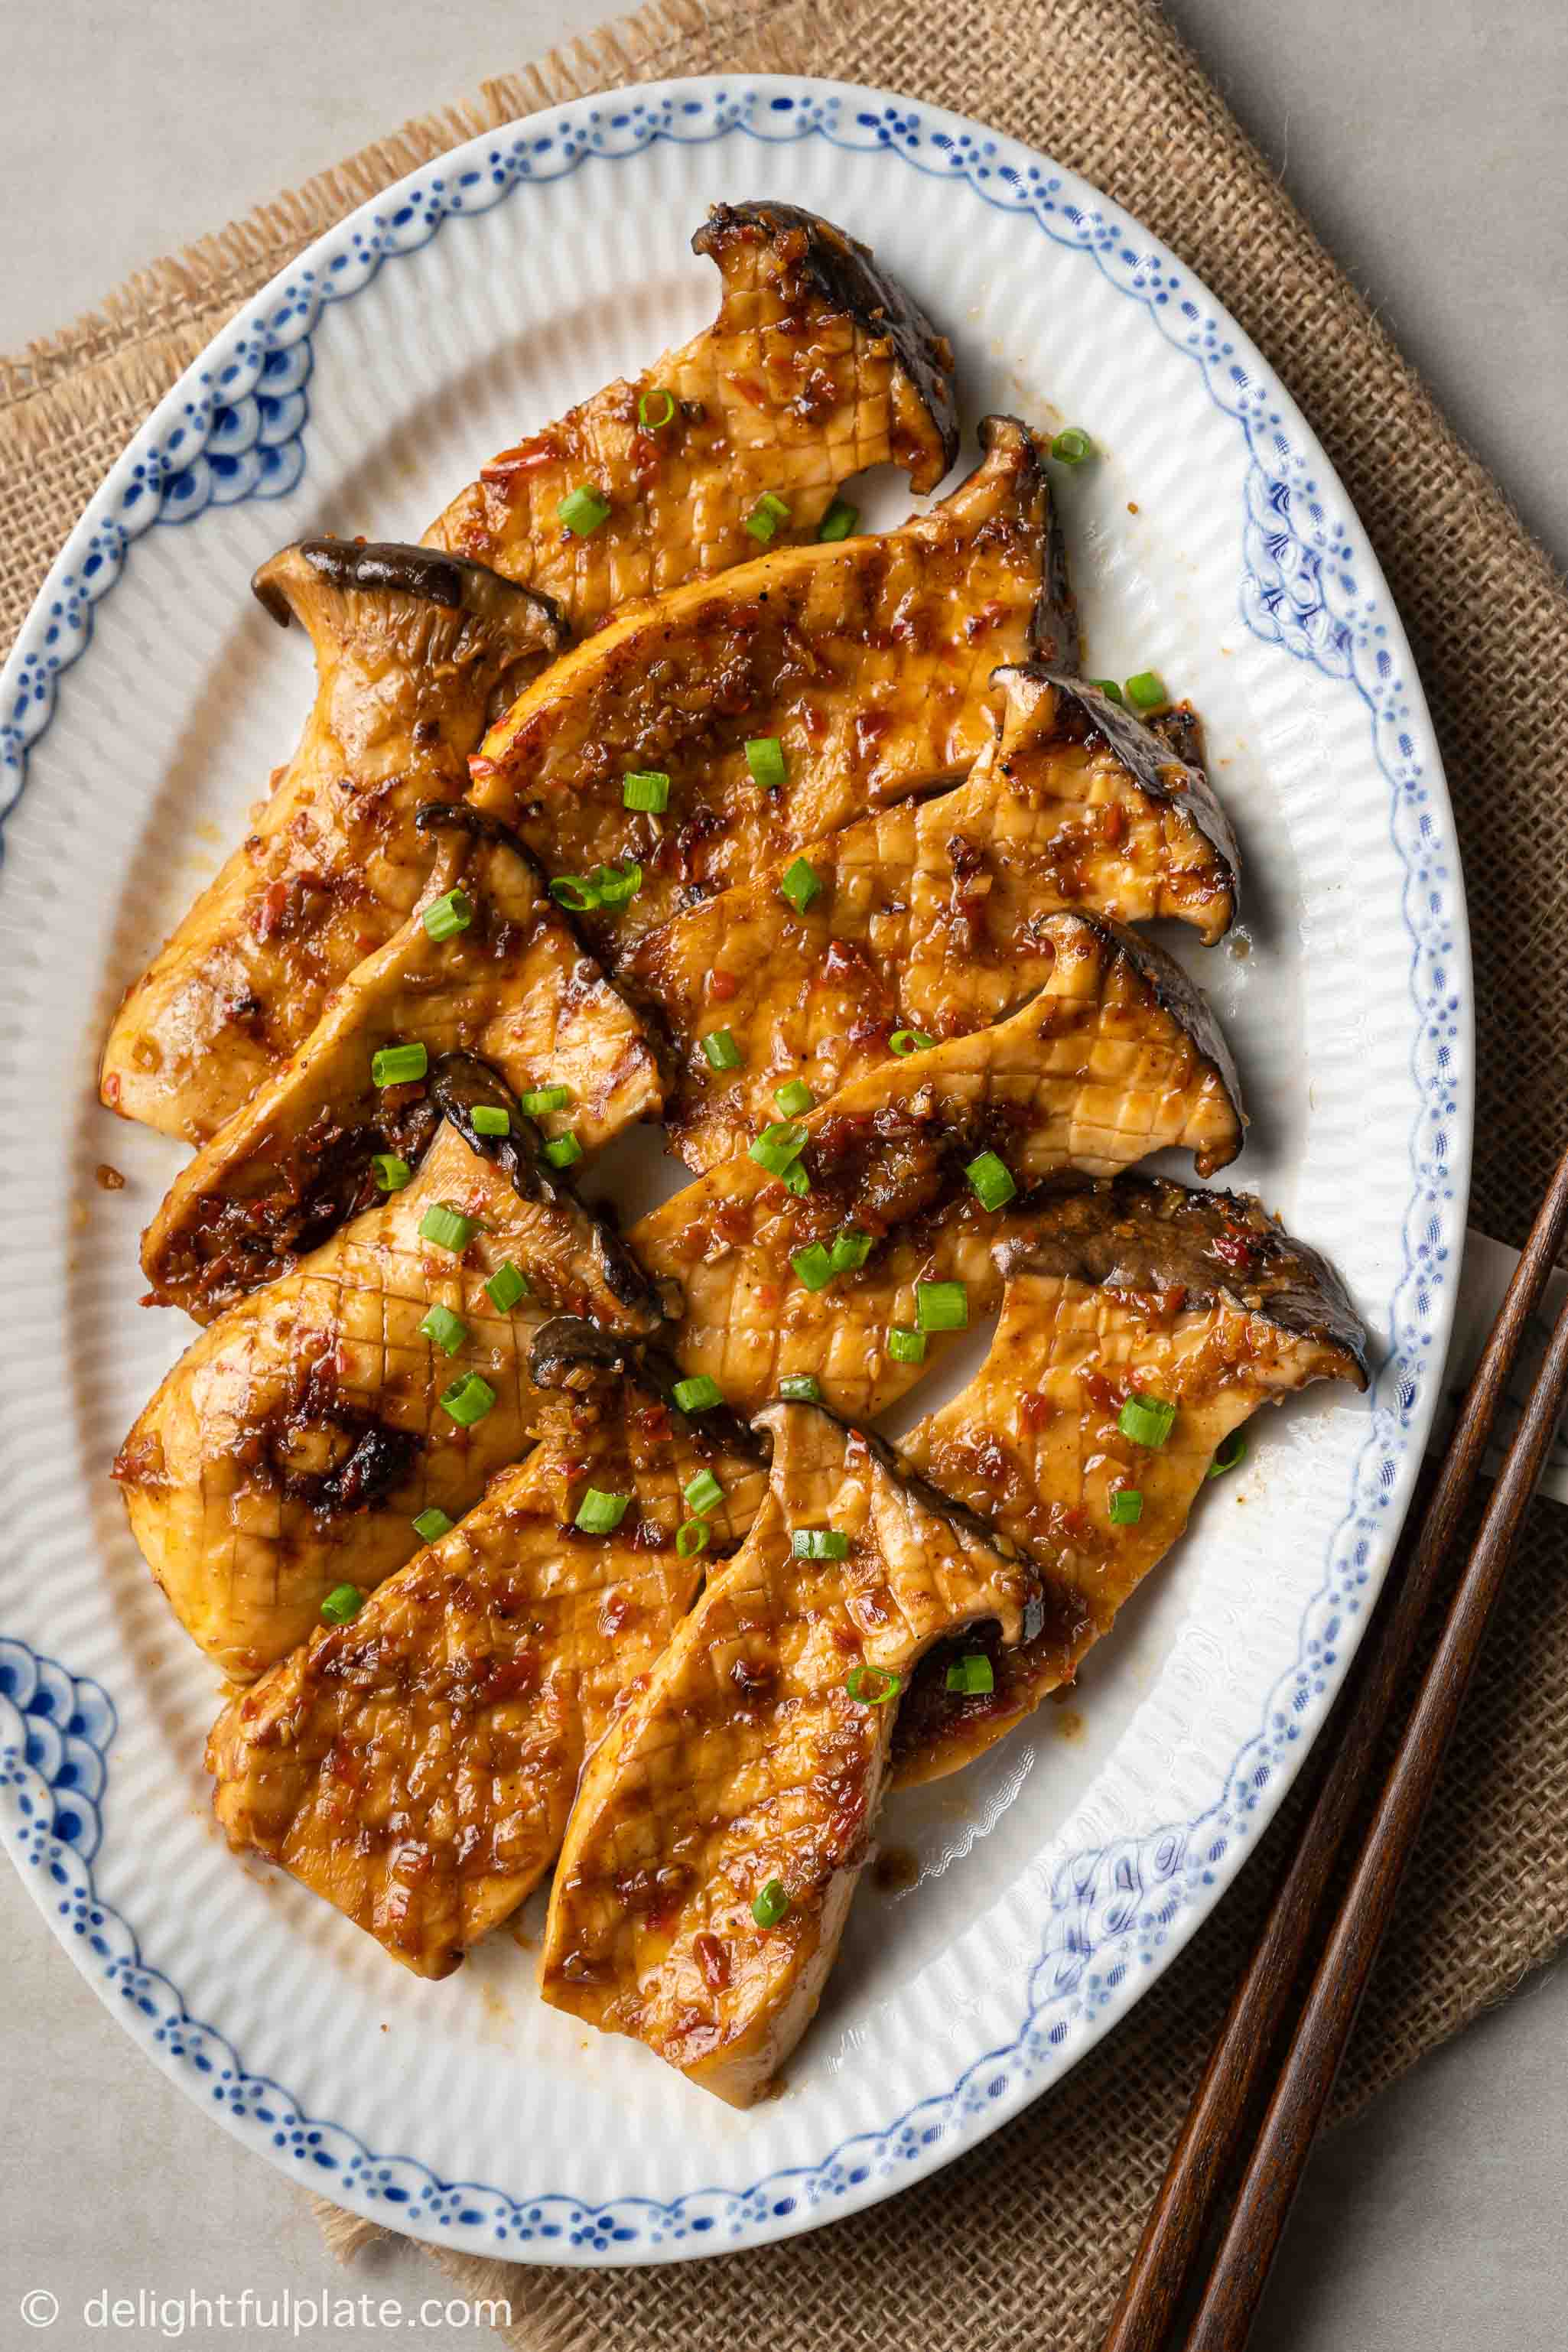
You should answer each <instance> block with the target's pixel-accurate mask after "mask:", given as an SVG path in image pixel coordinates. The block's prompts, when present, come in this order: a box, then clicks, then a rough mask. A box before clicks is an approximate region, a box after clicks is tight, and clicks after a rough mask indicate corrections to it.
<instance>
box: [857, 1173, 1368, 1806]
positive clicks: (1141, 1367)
mask: <svg viewBox="0 0 1568 2352" xmlns="http://www.w3.org/2000/svg"><path fill="white" fill-rule="evenodd" d="M995 1255H996V1257H997V1259H998V1261H999V1262H1000V1265H1001V1268H1002V1270H1003V1274H1004V1277H1005V1293H1004V1297H1003V1304H1002V1316H1001V1321H1000V1323H999V1325H998V1328H997V1331H996V1337H995V1340H994V1344H993V1346H992V1349H991V1351H990V1353H989V1355H988V1356H987V1357H986V1360H985V1362H984V1365H983V1367H982V1368H981V1370H980V1371H979V1372H978V1373H977V1374H976V1376H975V1378H974V1379H973V1381H971V1382H970V1384H969V1386H968V1387H967V1388H966V1389H964V1390H963V1391H962V1393H961V1394H959V1395H958V1396H956V1397H954V1398H953V1399H952V1402H951V1403H948V1404H945V1405H943V1406H942V1407H941V1409H940V1410H939V1411H938V1412H933V1413H931V1415H929V1416H928V1418H927V1419H926V1420H924V1421H922V1422H921V1423H919V1424H918V1425H917V1426H916V1427H915V1428H914V1429H913V1430H911V1431H910V1434H909V1435H908V1436H907V1437H906V1438H905V1439H904V1440H903V1444H902V1448H901V1450H902V1452H903V1453H904V1454H905V1456H906V1458H907V1459H908V1460H909V1461H910V1463H911V1464H912V1465H914V1466H915V1467H916V1468H917V1469H919V1470H921V1471H923V1472H924V1474H925V1475H927V1476H928V1477H930V1478H932V1479H934V1480H935V1481H936V1483H937V1484H938V1485H939V1486H942V1489H943V1490H944V1492H946V1493H948V1494H951V1495H953V1496H958V1497H959V1498H961V1499H962V1500H963V1502H965V1503H967V1504H968V1505H970V1507H972V1508H973V1509H974V1510H976V1511H978V1512H980V1513H981V1514H982V1516H983V1517H984V1518H985V1519H986V1521H987V1522H988V1524H990V1525H991V1526H992V1527H994V1528H997V1529H998V1530H999V1531H1000V1532H1001V1533H1003V1534H1004V1535H1005V1536H1006V1537H1007V1538H1009V1539H1010V1540H1011V1541H1013V1542H1014V1543H1016V1544H1017V1545H1018V1546H1019V1547H1020V1548H1021V1549H1024V1550H1026V1552H1027V1553H1028V1555H1029V1558H1030V1559H1032V1560H1033V1561H1035V1562H1036V1564H1037V1566H1038V1568H1039V1570H1040V1572H1041V1576H1042V1580H1043V1591H1044V1604H1045V1606H1044V1618H1043V1622H1041V1624H1040V1626H1039V1627H1038V1628H1037V1631H1036V1632H1035V1633H1033V1634H1032V1636H1031V1637H1030V1638H1029V1639H1028V1640H1026V1642H1025V1643H1023V1644H1022V1645H1021V1646H1019V1647H1017V1648H1009V1647H1007V1646H1006V1642H1005V1629H1002V1630H1001V1631H997V1630H996V1629H991V1630H990V1631H989V1632H986V1631H984V1629H982V1632H981V1633H980V1634H978V1635H971V1636H969V1637H968V1638H967V1639H966V1640H965V1641H964V1643H963V1645H962V1649H963V1652H965V1653H974V1652H984V1654H986V1655H987V1656H988V1657H989V1659H990V1661H991V1665H992V1670H993V1676H994V1688H993V1689H992V1690H991V1691H990V1692H987V1693H980V1694H976V1695H974V1696H963V1695H962V1694H959V1693H954V1692H952V1691H949V1690H948V1688H947V1685H946V1676H947V1669H948V1667H949V1665H950V1664H952V1660H953V1657H954V1655H955V1654H957V1653H955V1652H954V1650H953V1649H952V1647H951V1646H950V1647H948V1648H946V1649H944V1650H942V1651H938V1652H933V1654H931V1657H930V1658H928V1660H927V1661H926V1663H925V1664H923V1665H922V1666H921V1670H920V1672H919V1673H918V1674H917V1675H916V1676H915V1679H914V1682H913V1685H912V1687H911V1689H910V1693H909V1695H908V1696H907V1697H906V1698H905V1699H904V1700H903V1702H902V1704H901V1705H900V1712H899V1723H898V1730H897V1735H896V1738H895V1741H894V1762H895V1771H896V1775H897V1778H898V1779H899V1780H900V1781H914V1780H933V1779H936V1778H937V1777H939V1776H940V1775H941V1774H942V1773H944V1772H952V1771H955V1770H957V1769H958V1768H959V1766H960V1765H963V1764H966V1763H968V1762H969V1761H970V1760H971V1759H972V1758H973V1757H975V1756H978V1755H980V1754H982V1753H983V1752H984V1749H985V1748H989V1747H990V1746H991V1745H992V1744H993V1742H994V1741H995V1740H997V1739H1000V1738H1002V1737H1003V1736H1004V1734H1005V1733H1006V1732H1007V1731H1009V1730H1011V1729H1012V1728H1013V1727H1014V1726H1015V1725H1016V1723H1018V1722H1019V1721H1020V1720H1021V1719H1022V1717H1025V1716H1026V1715H1027V1714H1028V1713H1029V1711H1030V1710H1031V1709H1032V1708H1033V1707H1035V1706H1038V1704H1039V1702H1040V1700H1041V1699H1042V1698H1043V1697H1044V1696H1046V1694H1047V1691H1051V1690H1055V1689H1057V1688H1058V1687H1059V1686H1060V1685H1063V1684H1065V1683H1069V1682H1070V1681H1071V1680H1072V1678H1073V1675H1074V1673H1075V1672H1076V1670H1077V1666H1078V1662H1079V1659H1080V1658H1081V1657H1082V1655H1083V1654H1084V1652H1085V1651H1086V1650H1087V1649H1088V1648H1089V1646H1090V1644H1091V1643H1094V1642H1097V1641H1098V1640H1099V1639H1100V1636H1101V1635H1102V1634H1103V1633H1107V1632H1109V1630H1110V1624H1111V1622H1112V1620H1113V1619H1114V1617H1115V1615H1116V1612H1117V1611H1118V1610H1119V1609H1120V1608H1121V1604H1122V1602H1123V1601H1126V1600H1127V1598H1128V1596H1129V1595H1130V1594H1131V1592H1132V1591H1134V1590H1135V1588H1136V1587H1137V1586H1138V1584H1140V1583H1141V1582H1142V1579H1143V1578H1144V1577H1145V1576H1147V1575H1148V1573H1149V1571H1150V1570H1151V1569H1152V1568H1153V1567H1154V1566H1155V1564H1156V1562H1157V1561H1158V1560H1159V1559H1161V1558H1162V1557H1163V1554H1164V1553H1165V1552H1166V1551H1167V1550H1168V1549H1170V1547H1171V1545H1172V1544H1173V1543H1174V1542H1175V1540H1176V1538H1177V1537H1178V1536H1179V1535H1180V1534H1181V1533H1182V1531H1183V1529H1184V1527H1185V1526H1186V1523H1187V1514H1188V1512H1189V1511H1190V1510H1191V1508H1192V1506H1193V1502H1194V1497H1195V1496H1198V1495H1199V1494H1201V1493H1202V1491H1203V1489H1204V1486H1205V1480H1206V1478H1207V1476H1208V1473H1209V1470H1210V1467H1211V1465H1213V1463H1214V1460H1215V1452H1216V1450H1217V1449H1218V1448H1219V1447H1220V1446H1221V1444H1223V1443H1224V1441H1225V1440H1226V1438H1227V1437H1229V1436H1230V1435H1231V1434H1232V1433H1233V1432H1235V1431H1236V1430H1237V1429H1239V1428H1240V1426H1241V1424H1242V1423H1243V1422H1245V1421H1246V1420H1247V1417H1248V1415H1249V1414H1251V1413H1252V1412H1256V1411H1257V1409H1258V1406H1259V1405H1261V1404H1266V1403H1275V1404H1278V1403H1279V1402H1281V1400H1282V1399H1283V1398H1284V1397H1286V1396H1288V1395H1289V1394H1291V1393H1292V1392H1293V1391H1295V1390H1297V1389H1300V1388H1305V1387H1306V1386H1307V1385H1308V1384H1309V1383H1310V1381H1320V1380H1336V1381H1352V1383H1353V1384H1354V1385H1355V1386H1356V1387H1357V1388H1364V1387H1365V1386H1366V1381H1367V1358H1366V1335H1365V1332H1364V1331H1363V1328H1362V1325H1361V1323H1360V1321H1359V1320H1358V1318H1357V1317H1356V1314H1355V1311H1354V1309H1353V1308H1352V1306H1351V1303H1350V1300H1349V1298H1348V1297H1346V1295H1345V1292H1344V1289H1343V1287H1342V1285H1341V1282H1340V1280H1339V1277H1338V1276H1337V1275H1336V1274H1335V1273H1334V1271H1333V1269H1332V1267H1331V1266H1330V1265H1328V1263H1327V1261H1326V1260H1325V1259H1323V1258H1321V1257H1320V1256H1319V1255H1318V1253H1317V1251H1316V1250H1313V1249H1309V1248H1308V1247H1307V1246H1306V1244H1304V1243H1301V1242H1296V1241H1292V1240H1291V1238H1290V1236H1289V1234H1287V1233H1286V1232H1285V1231H1284V1230H1283V1228H1282V1227H1281V1226H1280V1225H1279V1224H1278V1223H1276V1222H1275V1220H1274V1219H1273V1218H1272V1217H1270V1216H1268V1214H1267V1213H1265V1212H1264V1210H1262V1209H1261V1208H1260V1207H1259V1206H1258V1203H1257V1202H1255V1201H1249V1200H1242V1199H1237V1197H1236V1196H1235V1195H1234V1194H1231V1193H1228V1192H1191V1191H1188V1190H1187V1189H1186V1187H1184V1186H1183V1185H1180V1184H1169V1183H1163V1182H1154V1181H1148V1180H1145V1179H1142V1178H1138V1177H1121V1178H1119V1179H1118V1180H1117V1181H1114V1182H1111V1183H1100V1184H1093V1185H1089V1186H1087V1187H1079V1188H1073V1189H1069V1190H1067V1191H1065V1192H1062V1193H1061V1194H1060V1196H1059V1197H1058V1198H1056V1199H1054V1200H1051V1201H1049V1202H1047V1203H1045V1204H1044V1205H1042V1206H1040V1207H1039V1208H1037V1209H1036V1210H1035V1211H1034V1212H1032V1213H1027V1214H1023V1215H1020V1216H1019V1217H1017V1218H1016V1220H1015V1221H1014V1224H1013V1226H1012V1228H1011V1229H1010V1231H1009V1233H1008V1234H1007V1236H1006V1238H1005V1239H1004V1240H1002V1241H1001V1242H999V1243H998V1244H996V1249H995ZM1140 1397H1142V1398H1146V1399H1151V1400H1157V1401H1159V1402H1161V1403H1163V1404H1165V1405H1170V1406H1173V1407H1174V1409H1175V1411H1174V1418H1173V1420H1172V1421H1171V1423H1170V1427H1169V1432H1168V1433H1167V1434H1166V1435H1164V1436H1163V1438H1160V1439H1159V1442H1158V1443H1151V1442H1149V1441H1150V1440H1151V1439H1152V1438H1156V1437H1158V1423H1160V1422H1163V1419H1164V1415H1163V1414H1159V1413H1157V1416H1156V1421H1154V1422H1145V1423H1143V1424H1142V1431H1141V1432H1140V1429H1139V1427H1137V1426H1134V1428H1133V1429H1132V1430H1131V1432H1129V1431H1128V1430H1127V1429H1124V1428H1123V1427H1122V1426H1121V1414H1122V1409H1123V1406H1124V1404H1125V1403H1126V1401H1127V1400H1128V1399H1129V1398H1140ZM1141 1437H1142V1442H1141ZM1117 1496H1121V1497H1122V1500H1121V1504H1120V1505H1119V1504H1118V1503H1117V1501H1116V1497H1117ZM1130 1496H1131V1497H1136V1498H1137V1499H1136V1501H1135V1502H1132V1501H1130V1500H1128V1497H1130ZM1117 1510H1120V1511H1121V1512H1122V1513H1123V1515H1124V1516H1123V1517H1122V1518H1121V1521H1120V1522H1119V1521H1118V1520H1117V1519H1116V1518H1115V1517H1113V1516H1112V1514H1113V1512H1115V1511H1117ZM1134 1512H1135V1513H1136V1516H1135V1517H1134V1516H1132V1515H1133V1513H1134Z"/></svg>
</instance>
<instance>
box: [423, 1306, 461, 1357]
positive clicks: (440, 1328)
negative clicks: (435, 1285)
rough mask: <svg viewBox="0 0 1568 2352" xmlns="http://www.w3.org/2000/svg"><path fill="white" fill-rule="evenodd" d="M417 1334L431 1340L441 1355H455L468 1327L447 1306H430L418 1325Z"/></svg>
mask: <svg viewBox="0 0 1568 2352" xmlns="http://www.w3.org/2000/svg"><path fill="white" fill-rule="evenodd" d="M419 1336H420V1338H421V1339H430V1340H433V1341H434V1343H435V1345H436V1346H437V1348H439V1349H441V1351H442V1353H443V1355H447V1356H455V1355H456V1354H457V1352H458V1349H459V1348H460V1347H461V1346H462V1344H463V1342H464V1340H465V1339H467V1338H468V1325H467V1324H466V1323H465V1322H464V1320H463V1318H462V1317H461V1316H460V1315H454V1314H453V1312H452V1310H451V1308H450V1307H432V1308H431V1309H430V1312H429V1313H428V1315H426V1318H425V1320H424V1321H423V1323H421V1325H420V1326H419Z"/></svg>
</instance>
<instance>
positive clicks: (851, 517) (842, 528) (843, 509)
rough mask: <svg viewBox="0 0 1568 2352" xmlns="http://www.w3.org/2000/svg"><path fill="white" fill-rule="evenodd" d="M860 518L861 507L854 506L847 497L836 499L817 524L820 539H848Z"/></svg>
mask: <svg viewBox="0 0 1568 2352" xmlns="http://www.w3.org/2000/svg"><path fill="white" fill-rule="evenodd" d="M859 520H860V509H859V508H858V507H852V506H851V505H850V503H849V501H848V499H834V501H833V504H832V505H831V506H830V507H829V508H828V509H827V512H826V514H825V515H824V516H823V518H822V520H821V521H820V522H819V523H818V524H817V527H816V536H817V537H818V539H847V538H848V536H849V534H850V532H851V531H852V530H854V528H855V526H856V524H857V523H858V521H859Z"/></svg>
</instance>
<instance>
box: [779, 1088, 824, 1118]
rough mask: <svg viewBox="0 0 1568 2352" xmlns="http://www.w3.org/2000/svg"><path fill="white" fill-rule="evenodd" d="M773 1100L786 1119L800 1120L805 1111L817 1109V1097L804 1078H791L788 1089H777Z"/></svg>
mask: <svg viewBox="0 0 1568 2352" xmlns="http://www.w3.org/2000/svg"><path fill="white" fill-rule="evenodd" d="M773 1100H774V1102H776V1103H777V1105H778V1107H779V1108H780V1110H782V1111H783V1113H784V1117H785V1118H799V1117H800V1115H801V1113H802V1112H803V1111H807V1110H815V1109H816V1096H815V1095H814V1094H813V1093H812V1091H811V1088H810V1087H808V1086H807V1085H806V1083H805V1079H804V1078H791V1080H790V1082H789V1084H788V1086H787V1087H775V1088H774V1089H773Z"/></svg>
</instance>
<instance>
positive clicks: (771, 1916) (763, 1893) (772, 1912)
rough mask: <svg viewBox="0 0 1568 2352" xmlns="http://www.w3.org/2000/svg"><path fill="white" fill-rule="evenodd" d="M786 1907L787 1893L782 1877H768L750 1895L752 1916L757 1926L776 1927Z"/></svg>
mask: <svg viewBox="0 0 1568 2352" xmlns="http://www.w3.org/2000/svg"><path fill="white" fill-rule="evenodd" d="M788 1909H789V1895H788V1894H787V1892H786V1891H785V1887H784V1880H783V1879H782V1878H770V1879H769V1881H768V1883H767V1885H765V1886H759V1887H758V1889H757V1891H756V1893H755V1894H754V1895H752V1918H753V1919H754V1920H755V1921H756V1923H757V1925H758V1927H777V1926H778V1924H779V1921H780V1920H781V1919H782V1918H783V1917H784V1914H785V1912H786V1911H787V1910H788Z"/></svg>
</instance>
